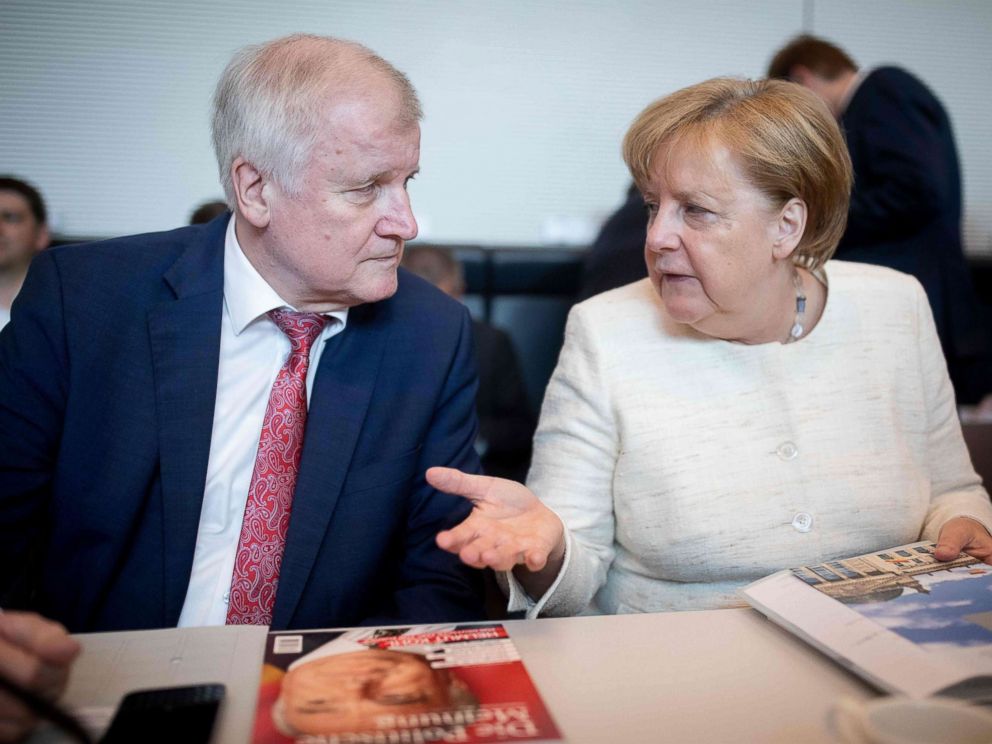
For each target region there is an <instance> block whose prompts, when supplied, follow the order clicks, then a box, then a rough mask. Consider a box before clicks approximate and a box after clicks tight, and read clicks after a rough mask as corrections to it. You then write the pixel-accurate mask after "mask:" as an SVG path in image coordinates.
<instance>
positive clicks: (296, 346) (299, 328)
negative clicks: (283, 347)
mask: <svg viewBox="0 0 992 744" xmlns="http://www.w3.org/2000/svg"><path fill="white" fill-rule="evenodd" d="M268 315H269V317H270V318H272V322H273V323H275V324H276V325H277V326H279V330H280V331H282V332H283V333H285V334H286V335H287V336H289V342H290V344H292V348H293V351H302V352H309V351H310V347H311V346H312V345H313V342H314V339H316V338H317V336H319V335H320V332H321V331H322V330H324V324H325V323H327V318H325V317H324V316H323V315H321V314H319V313H297V312H294V311H292V310H281V309H280V310H269V313H268Z"/></svg>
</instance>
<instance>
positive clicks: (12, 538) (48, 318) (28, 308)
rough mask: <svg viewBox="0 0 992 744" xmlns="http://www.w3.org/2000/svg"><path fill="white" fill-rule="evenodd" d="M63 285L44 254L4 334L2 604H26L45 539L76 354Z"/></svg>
mask: <svg viewBox="0 0 992 744" xmlns="http://www.w3.org/2000/svg"><path fill="white" fill-rule="evenodd" d="M62 318H63V312H62V295H61V281H60V277H59V273H58V267H57V265H56V262H55V261H54V260H53V257H52V255H51V254H48V253H42V254H40V255H39V256H38V257H37V258H36V259H35V260H34V263H33V264H32V266H31V270H30V271H29V272H28V276H27V279H26V280H25V283H24V286H23V288H22V289H21V292H20V295H19V296H18V298H17V299H16V300H15V302H14V306H13V308H12V312H11V322H10V324H9V325H7V326H6V327H5V328H4V329H3V331H2V332H0V562H2V565H3V566H4V569H3V570H2V571H0V602H2V603H3V604H6V605H8V606H9V605H23V604H24V602H23V596H22V595H23V592H22V591H19V589H20V590H23V589H24V587H23V585H22V582H23V581H24V579H25V574H24V571H25V570H27V569H28V568H29V565H30V558H31V551H32V550H35V549H37V546H38V545H39V543H40V538H41V536H42V527H41V520H42V517H43V515H44V512H45V509H46V505H47V503H48V501H49V498H50V493H51V483H52V478H53V476H54V469H55V457H56V452H57V449H58V444H59V439H60V435H61V431H62V423H63V417H64V412H65V401H66V389H67V382H66V380H67V370H68V364H69V362H68V353H67V349H66V340H65V334H64V325H63V320H62Z"/></svg>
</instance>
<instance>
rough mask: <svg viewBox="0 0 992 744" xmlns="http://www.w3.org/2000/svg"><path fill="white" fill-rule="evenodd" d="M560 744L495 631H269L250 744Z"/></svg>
mask: <svg viewBox="0 0 992 744" xmlns="http://www.w3.org/2000/svg"><path fill="white" fill-rule="evenodd" d="M561 740H562V739H561V736H560V735H559V733H558V729H557V728H556V727H555V724H554V721H553V720H552V719H551V716H550V714H549V713H548V711H547V709H546V708H545V706H544V703H543V701H542V700H541V697H540V695H538V692H537V690H536V689H535V687H534V683H533V682H532V681H531V678H530V675H529V674H527V670H526V669H525V668H524V665H523V663H522V662H521V661H520V657H519V655H518V654H517V650H516V647H515V646H514V645H513V641H512V640H510V638H509V636H508V635H507V632H506V629H505V628H504V627H503V626H502V625H501V624H499V623H493V624H488V625H417V626H411V627H405V628H404V627H389V628H356V629H350V630H312V631H284V632H275V633H269V636H268V641H267V644H266V649H265V663H264V665H263V667H262V678H261V683H260V685H259V693H258V706H257V708H256V712H255V730H254V734H253V736H252V742H253V744H287V743H289V742H296V743H297V744H394V743H396V744H421V743H422V742H468V743H472V742H478V743H479V744H484V743H487V742H510V741H519V742H557V741H561Z"/></svg>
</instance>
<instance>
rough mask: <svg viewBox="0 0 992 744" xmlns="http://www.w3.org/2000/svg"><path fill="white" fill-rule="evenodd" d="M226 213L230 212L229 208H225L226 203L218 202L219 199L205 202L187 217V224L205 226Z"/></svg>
mask: <svg viewBox="0 0 992 744" xmlns="http://www.w3.org/2000/svg"><path fill="white" fill-rule="evenodd" d="M228 211H230V208H229V207H228V206H227V202H223V201H220V200H219V199H215V200H212V201H205V202H203V204H201V205H199V206H198V207H197V208H196V209H194V210H193V213H192V214H191V215H190V216H189V224H191V225H205V224H207V223H208V222H210V220H212V219H213V218H214V217H220V216H221V215H222V214H225V213H227V212H228Z"/></svg>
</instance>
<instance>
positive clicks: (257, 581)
mask: <svg viewBox="0 0 992 744" xmlns="http://www.w3.org/2000/svg"><path fill="white" fill-rule="evenodd" d="M269 317H270V318H271V319H272V321H273V322H274V323H275V324H276V325H277V326H279V329H280V330H281V331H282V332H283V333H285V334H286V335H287V336H289V342H290V344H291V350H290V352H289V358H288V359H287V360H286V363H285V364H284V365H283V367H282V369H280V370H279V374H278V376H277V377H276V381H275V382H274V383H273V384H272V392H271V393H269V404H268V406H267V407H266V409H265V418H264V419H263V421H262V434H261V436H260V437H259V439H258V452H257V454H256V455H255V469H254V471H253V472H252V474H251V485H250V486H249V487H248V502H247V503H246V504H245V517H244V521H243V522H242V523H241V538H240V540H239V541H238V553H237V556H236V557H235V559H234V573H233V575H232V576H231V595H230V599H229V604H228V606H227V623H228V625H271V624H272V607H273V605H274V604H275V598H276V589H277V588H278V586H279V568H280V566H281V565H282V554H283V548H284V547H285V544H286V530H287V529H288V528H289V512H290V508H291V507H292V505H293V490H294V489H295V488H296V473H297V471H298V470H299V466H300V455H301V454H302V453H303V429H304V426H305V425H306V421H307V368H308V367H309V366H310V347H311V346H312V345H313V342H314V340H315V339H316V338H317V336H319V335H320V332H321V330H323V328H324V323H325V322H326V320H327V319H326V318H325V317H324V316H323V315H317V314H316V313H295V312H291V311H289V310H270V311H269Z"/></svg>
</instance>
